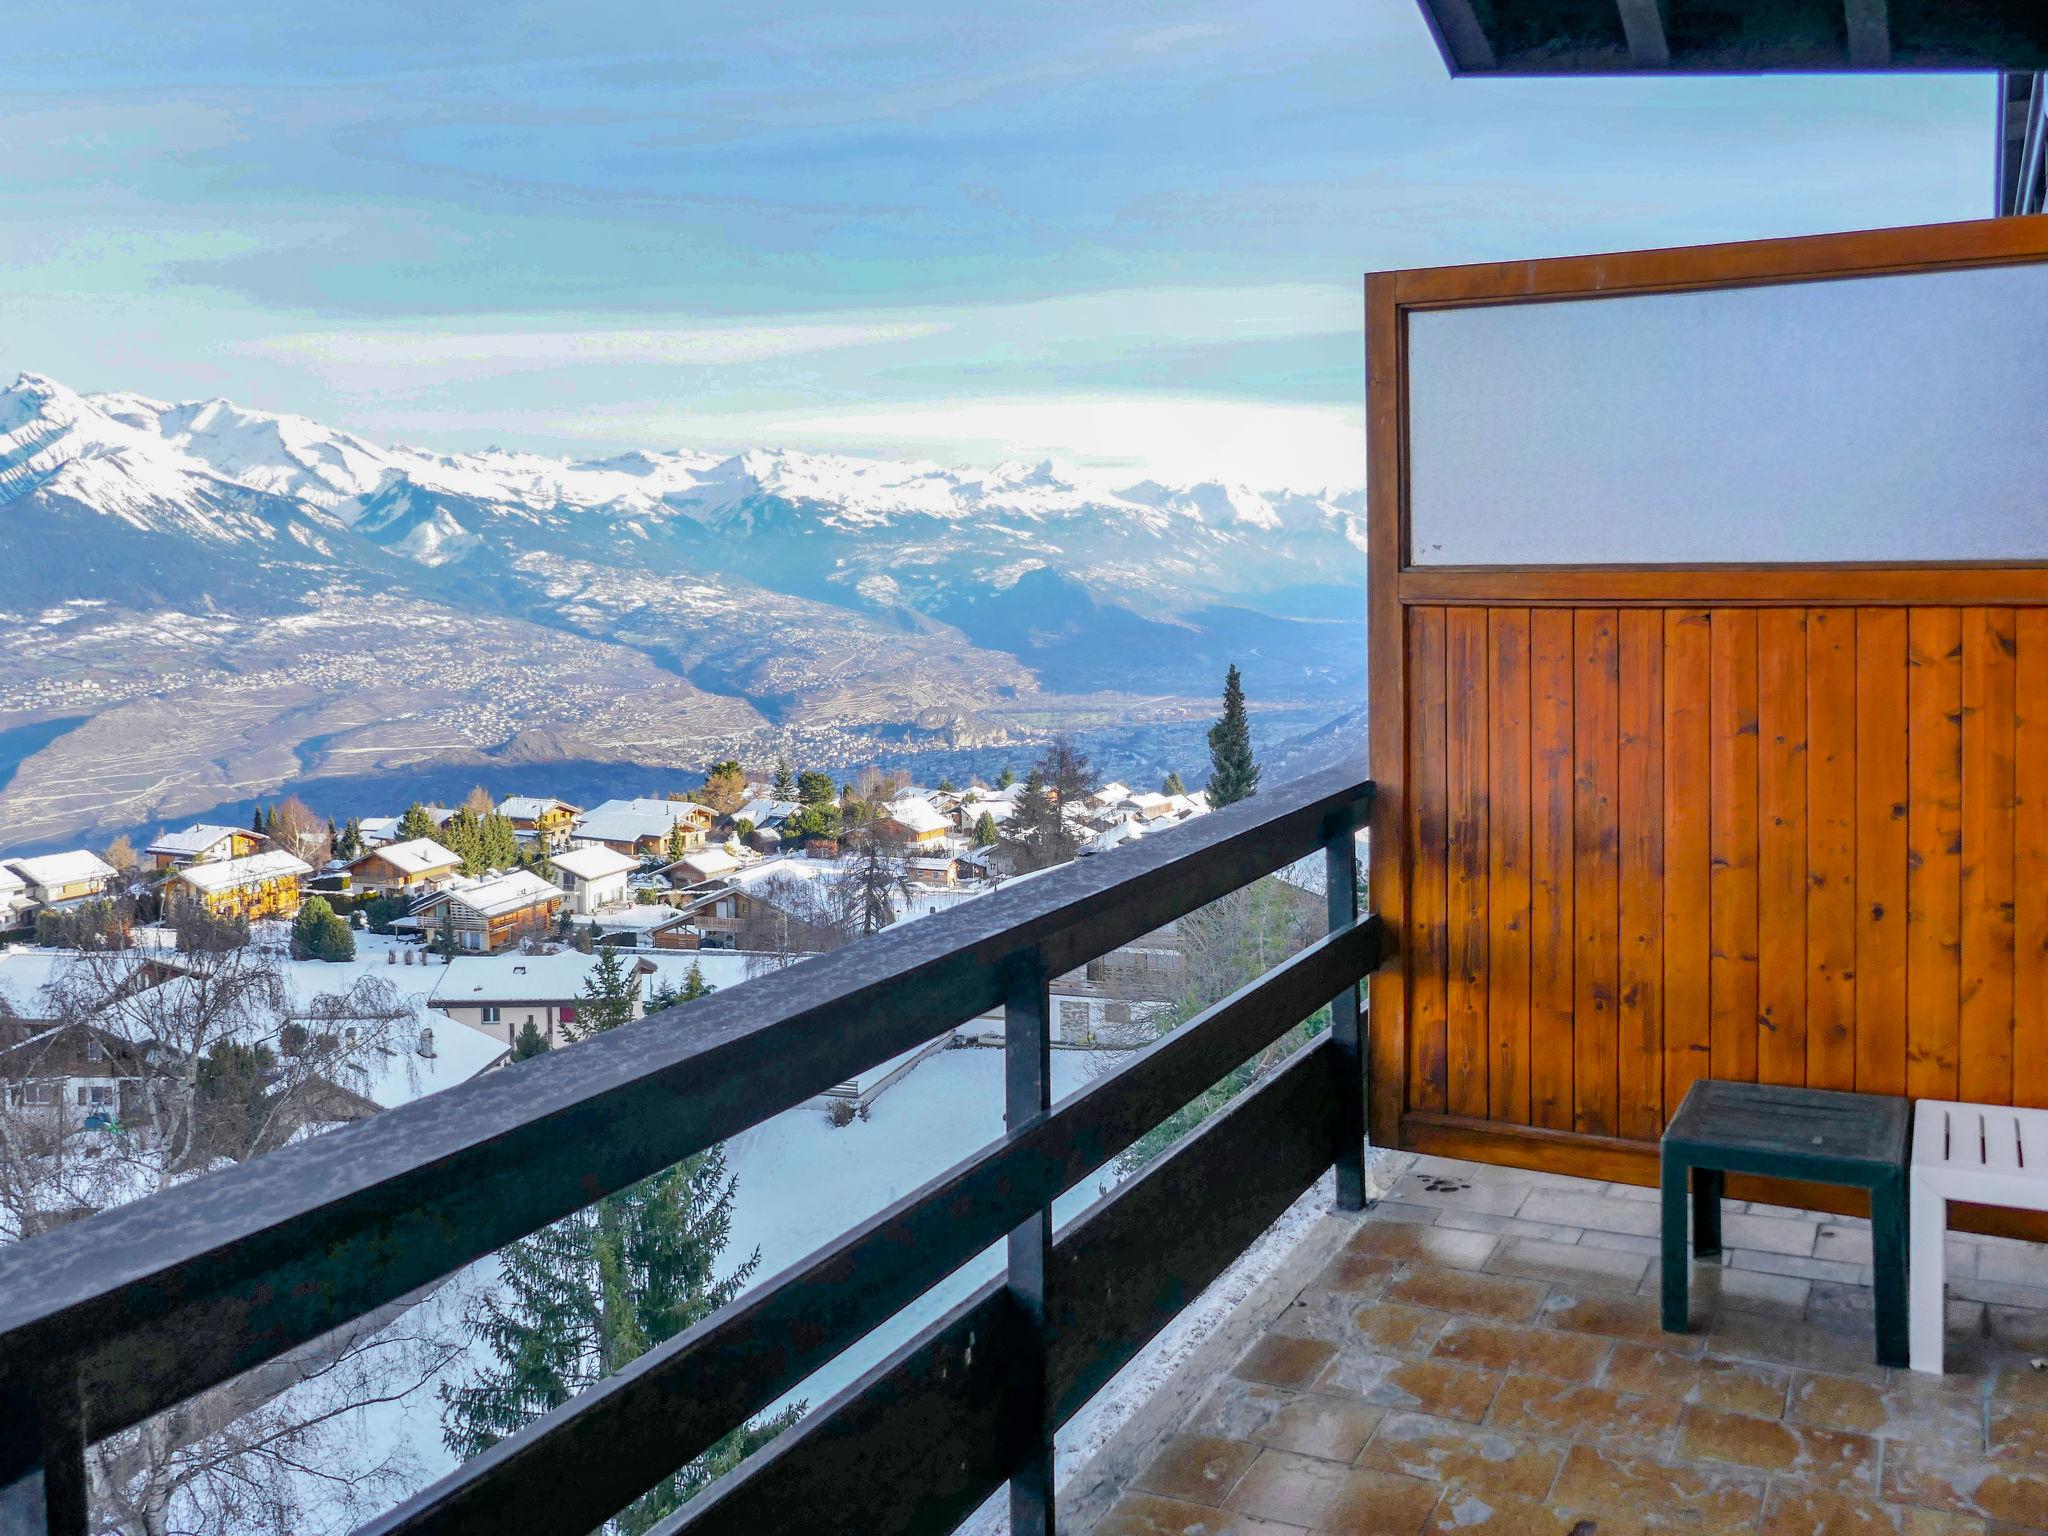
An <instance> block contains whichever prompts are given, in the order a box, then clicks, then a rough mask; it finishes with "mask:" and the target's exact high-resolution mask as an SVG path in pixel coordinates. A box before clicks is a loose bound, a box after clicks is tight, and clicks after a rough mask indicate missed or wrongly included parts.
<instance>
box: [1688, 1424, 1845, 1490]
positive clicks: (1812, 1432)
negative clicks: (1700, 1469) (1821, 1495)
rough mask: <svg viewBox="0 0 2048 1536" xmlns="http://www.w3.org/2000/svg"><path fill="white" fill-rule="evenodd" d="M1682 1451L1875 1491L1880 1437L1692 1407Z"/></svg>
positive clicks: (1818, 1483)
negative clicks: (1875, 1438) (1877, 1438)
mask: <svg viewBox="0 0 2048 1536" xmlns="http://www.w3.org/2000/svg"><path fill="white" fill-rule="evenodd" d="M1678 1454H1679V1455H1681V1456H1687V1457H1697V1458H1705V1459H1707V1460H1711V1461H1725V1462H1730V1463H1732V1464H1734V1465H1736V1466H1740V1467H1749V1468H1752V1469H1754V1470H1756V1471H1758V1472H1768V1473H1774V1474H1778V1475H1780V1476H1784V1477H1790V1478H1794V1479H1796V1480H1798V1481H1800V1482H1803V1483H1806V1484H1808V1485H1810V1486H1812V1487H1817V1488H1860V1489H1863V1490H1865V1491H1867V1492H1870V1493H1875V1492H1876V1491H1877V1464H1878V1448H1877V1442H1876V1441H1875V1440H1872V1439H1871V1438H1870V1437H1869V1436H1868V1435H1857V1434H1851V1433H1849V1432H1848V1431H1847V1430H1841V1429H1822V1428H1820V1427H1818V1426H1817V1425H1811V1424H1790V1423H1786V1422H1784V1421H1783V1420H1780V1419H1760V1418H1754V1417H1752V1416H1751V1415H1749V1414H1746V1413H1722V1412H1720V1411H1719V1410H1717V1409H1713V1408H1688V1409H1686V1410H1685V1417H1684V1418H1682V1419H1681V1420H1679V1424H1678Z"/></svg>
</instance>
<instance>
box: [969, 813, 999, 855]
mask: <svg viewBox="0 0 2048 1536" xmlns="http://www.w3.org/2000/svg"><path fill="white" fill-rule="evenodd" d="M1001 835H1002V834H1001V833H999V832H998V831H997V830H996V819H995V816H994V815H993V814H992V813H990V812H988V811H983V812H982V813H981V815H980V817H979V818H977V819H976V821H975V823H974V846H975V847H977V848H993V847H995V845H996V842H997V840H998V838H1000V837H1001Z"/></svg>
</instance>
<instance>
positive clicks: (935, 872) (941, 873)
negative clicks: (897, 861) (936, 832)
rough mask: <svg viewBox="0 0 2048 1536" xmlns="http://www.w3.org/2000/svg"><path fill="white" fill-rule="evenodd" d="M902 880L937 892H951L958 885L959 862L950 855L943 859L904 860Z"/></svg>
mask: <svg viewBox="0 0 2048 1536" xmlns="http://www.w3.org/2000/svg"><path fill="white" fill-rule="evenodd" d="M903 878H904V879H905V880H908V881H909V882H910V883H911V884H912V885H928V886H932V887H934V888H935V889H938V890H951V889H952V888H953V887H954V886H956V885H958V884H959V883H960V865H959V861H958V860H956V859H954V858H953V857H952V856H951V855H950V854H949V855H947V856H946V857H944V858H910V859H905V860H904V861H903Z"/></svg>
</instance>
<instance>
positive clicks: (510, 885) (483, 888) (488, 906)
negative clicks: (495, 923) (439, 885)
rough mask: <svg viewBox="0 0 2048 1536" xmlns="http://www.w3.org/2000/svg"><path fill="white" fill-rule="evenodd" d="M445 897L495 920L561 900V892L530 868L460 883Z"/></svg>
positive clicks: (559, 888)
mask: <svg viewBox="0 0 2048 1536" xmlns="http://www.w3.org/2000/svg"><path fill="white" fill-rule="evenodd" d="M442 894H443V895H444V896H446V897H447V898H448V899H449V900H450V901H458V902H460V903H462V905H463V906H465V907H468V908H469V909H470V911H472V912H475V913H476V914H478V915H479V916H481V917H496V916H498V915H499V914H500V913H504V912H517V911H519V910H520V909H521V908H522V907H531V906H534V905H536V904H537V903H539V902H543V901H550V900H559V899H560V898H561V895H562V890H561V887H560V886H558V885H556V884H555V883H554V882H553V881H552V880H543V879H542V878H541V877H540V876H539V875H536V874H535V873H534V872H533V871H532V870H530V869H515V870H513V871H512V872H511V873H510V874H508V875H484V876H482V877H480V878H478V879H476V880H472V881H464V882H459V883H457V884H455V885H452V886H450V887H448V889H447V890H445V891H443V892H442Z"/></svg>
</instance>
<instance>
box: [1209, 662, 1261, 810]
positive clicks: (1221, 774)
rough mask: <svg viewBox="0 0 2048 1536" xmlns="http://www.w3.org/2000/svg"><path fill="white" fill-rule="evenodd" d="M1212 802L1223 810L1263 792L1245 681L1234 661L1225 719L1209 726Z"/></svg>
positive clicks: (1228, 679) (1227, 681) (1228, 678)
mask: <svg viewBox="0 0 2048 1536" xmlns="http://www.w3.org/2000/svg"><path fill="white" fill-rule="evenodd" d="M1209 762H1210V765H1211V766H1210V769H1209V804H1210V805H1212V806H1214V807H1215V808H1216V809H1218V810H1221V809H1222V808H1223V807H1224V806H1226V805H1234V804H1236V802H1238V801H1239V800H1248V799H1250V798H1251V797H1252V796H1253V795H1255V794H1257V793H1258V791H1259V765H1258V763H1257V762H1256V761H1254V759H1253V758H1252V728H1251V722H1250V721H1248V720H1247V719H1246V718H1245V713H1244V682H1243V679H1242V678H1240V677H1239V676H1238V671H1237V663H1235V662H1232V663H1231V665H1230V671H1229V673H1228V674H1227V675H1226V676H1225V677H1224V679H1223V718H1222V719H1220V720H1218V721H1217V722H1216V723H1215V724H1214V725H1213V726H1211V727H1210V728H1209Z"/></svg>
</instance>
